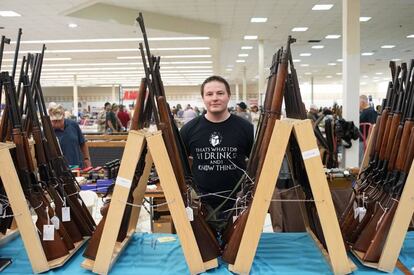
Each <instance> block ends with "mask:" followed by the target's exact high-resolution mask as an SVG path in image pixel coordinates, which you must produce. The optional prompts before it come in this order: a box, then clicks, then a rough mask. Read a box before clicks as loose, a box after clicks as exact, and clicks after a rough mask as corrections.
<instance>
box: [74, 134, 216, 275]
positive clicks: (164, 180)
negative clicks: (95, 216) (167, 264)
mask: <svg viewBox="0 0 414 275" xmlns="http://www.w3.org/2000/svg"><path fill="white" fill-rule="evenodd" d="M145 144H147V146H148V151H147V155H146V158H145V159H146V161H145V162H146V164H145V168H144V172H143V174H142V176H141V178H140V180H139V183H138V185H137V187H136V189H135V190H134V194H133V196H134V202H133V203H134V204H135V205H137V204H138V205H140V204H141V203H142V201H143V198H144V195H145V190H146V187H147V181H148V177H149V173H150V171H151V167H152V164H153V162H154V165H155V167H156V169H157V173H158V176H159V178H160V185H161V187H162V189H163V190H164V195H165V198H166V201H167V203H168V208H169V210H170V212H171V217H172V219H173V222H174V225H175V228H176V230H177V234H178V237H179V239H180V242H181V247H182V249H183V252H184V257H185V259H186V261H187V264H188V267H189V271H190V273H192V274H194V273H201V272H204V271H206V270H207V269H211V268H215V267H217V266H218V261H217V259H213V260H210V261H208V262H203V260H202V258H201V254H200V250H199V248H198V246H197V242H196V239H195V236H194V233H193V231H192V228H191V224H190V222H189V220H188V218H187V214H186V211H185V206H184V202H183V200H182V197H181V193H180V190H179V188H178V184H177V182H176V179H175V175H174V171H173V168H172V166H171V161H170V159H169V157H168V153H167V149H166V147H165V143H164V140H163V138H162V134H161V132H160V131H157V132H155V133H149V132H146V131H145V130H140V131H130V132H129V134H128V139H127V142H126V145H125V150H124V154H123V156H122V160H121V166H120V168H119V172H118V177H117V179H116V181H115V188H114V192H113V194H112V198H111V204H110V206H109V210H108V214H107V217H106V222H105V226H104V229H103V233H102V237H101V241H100V243H99V247H98V253H97V255H96V259H95V261H93V260H90V259H86V260H84V261H83V263H82V267H84V268H86V269H89V270H92V271H93V272H95V273H99V274H107V273H108V272H109V270H110V269H111V267H112V266H113V264H114V263H115V262H116V260H117V259H118V257H119V256H120V254H121V252H122V251H123V250H124V249H125V247H126V246H127V244H128V243H129V241H130V240H131V237H132V235H133V234H134V233H135V229H136V225H137V222H138V217H139V211H140V209H141V207H133V210H132V213H131V219H130V222H129V227H128V234H127V237H126V238H125V240H124V241H123V242H122V243H117V242H116V238H117V235H118V234H115V233H114V232H119V229H120V226H121V221H122V216H123V213H124V210H125V206H126V204H125V202H126V201H127V198H128V194H129V192H130V189H131V182H132V179H133V177H134V172H135V168H136V166H137V163H138V161H139V158H140V156H141V153H142V151H143V148H144V146H145ZM137 152H138V153H137Z"/></svg>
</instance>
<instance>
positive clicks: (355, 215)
mask: <svg viewBox="0 0 414 275" xmlns="http://www.w3.org/2000/svg"><path fill="white" fill-rule="evenodd" d="M353 209H354V219H356V218H358V215H359V213H358V210H357V209H358V204H357V202H356V201H354V205H353Z"/></svg>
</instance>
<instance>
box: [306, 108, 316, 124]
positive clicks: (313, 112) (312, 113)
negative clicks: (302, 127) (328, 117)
mask: <svg viewBox="0 0 414 275" xmlns="http://www.w3.org/2000/svg"><path fill="white" fill-rule="evenodd" d="M306 117H307V118H308V119H310V120H312V122H315V121H317V120H318V118H319V109H318V106H316V104H311V105H310V108H309V112H308V113H307V114H306Z"/></svg>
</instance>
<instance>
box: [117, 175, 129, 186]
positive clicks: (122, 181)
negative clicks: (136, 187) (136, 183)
mask: <svg viewBox="0 0 414 275" xmlns="http://www.w3.org/2000/svg"><path fill="white" fill-rule="evenodd" d="M115 184H116V185H121V186H123V187H126V188H131V184H132V181H131V180H129V179H126V178H123V177H119V176H118V177H117V178H116V181H115Z"/></svg>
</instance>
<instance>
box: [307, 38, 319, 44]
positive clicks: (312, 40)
mask: <svg viewBox="0 0 414 275" xmlns="http://www.w3.org/2000/svg"><path fill="white" fill-rule="evenodd" d="M320 42H321V40H318V39H311V40H308V43H320Z"/></svg>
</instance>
